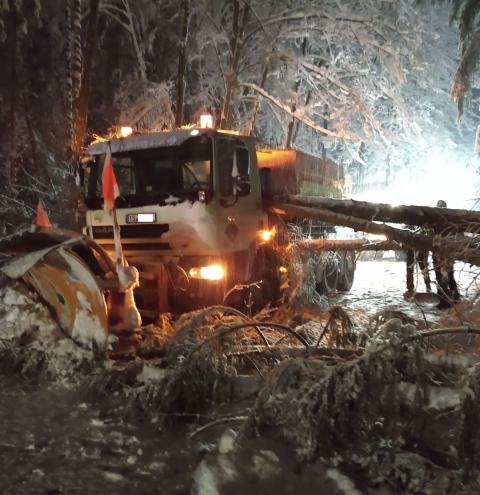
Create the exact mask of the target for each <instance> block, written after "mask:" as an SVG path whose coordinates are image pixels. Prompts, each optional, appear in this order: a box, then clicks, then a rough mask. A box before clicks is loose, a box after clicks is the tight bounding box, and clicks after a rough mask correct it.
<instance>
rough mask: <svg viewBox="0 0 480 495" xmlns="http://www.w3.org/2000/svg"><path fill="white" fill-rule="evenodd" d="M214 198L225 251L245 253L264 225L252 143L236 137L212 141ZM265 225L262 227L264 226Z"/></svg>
mask: <svg viewBox="0 0 480 495" xmlns="http://www.w3.org/2000/svg"><path fill="white" fill-rule="evenodd" d="M215 155H216V187H215V189H216V192H217V194H216V198H217V205H218V208H219V216H220V219H221V220H220V221H221V223H222V224H224V225H225V226H226V231H225V238H224V240H225V242H226V243H227V245H229V250H232V251H238V250H244V249H248V248H249V247H250V246H251V244H252V242H254V241H255V239H256V236H257V232H258V229H259V228H262V226H263V225H264V223H265V222H266V216H265V214H264V211H263V208H262V198H261V188H260V179H259V175H258V168H257V163H256V154H255V147H254V144H253V141H252V140H251V139H248V138H241V137H237V136H220V137H217V139H216V140H215ZM265 225H266V223H265Z"/></svg>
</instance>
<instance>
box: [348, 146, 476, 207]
mask: <svg viewBox="0 0 480 495" xmlns="http://www.w3.org/2000/svg"><path fill="white" fill-rule="evenodd" d="M369 180H370V181H371V183H372V184H380V183H382V182H383V183H384V182H385V176H384V172H381V173H380V172H379V174H378V175H377V176H372V177H371V178H369ZM366 185H367V186H368V184H366ZM365 189H366V190H365V191H364V192H359V193H357V194H354V195H353V199H357V200H360V201H372V202H378V203H388V204H390V205H392V206H398V205H426V206H435V205H436V204H437V201H438V200H439V199H443V200H445V201H446V202H447V205H448V207H449V208H470V207H471V202H472V201H471V200H472V198H475V197H477V196H478V194H477V192H478V190H479V189H480V176H479V175H478V174H477V172H476V169H475V167H474V166H472V164H471V163H469V158H468V156H467V155H466V154H465V153H463V152H462V150H455V149H450V148H447V147H443V146H441V145H437V146H432V147H431V149H430V150H429V151H428V152H427V153H425V155H424V156H423V157H421V158H420V157H419V158H418V161H416V162H415V164H414V165H413V164H412V165H410V166H408V167H405V168H404V169H397V170H395V171H393V172H392V175H391V176H390V178H389V184H388V185H385V186H384V187H371V188H369V187H366V188H365Z"/></svg>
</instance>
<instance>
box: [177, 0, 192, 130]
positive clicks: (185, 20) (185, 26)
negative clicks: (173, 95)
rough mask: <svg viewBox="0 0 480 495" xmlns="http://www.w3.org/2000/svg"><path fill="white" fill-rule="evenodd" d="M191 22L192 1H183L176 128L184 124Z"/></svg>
mask: <svg viewBox="0 0 480 495" xmlns="http://www.w3.org/2000/svg"><path fill="white" fill-rule="evenodd" d="M189 21H190V0H182V38H181V41H180V53H179V55H178V75H177V110H176V112H175V127H181V125H182V124H183V106H184V97H185V96H184V95H185V74H186V71H187V42H188V31H189Z"/></svg>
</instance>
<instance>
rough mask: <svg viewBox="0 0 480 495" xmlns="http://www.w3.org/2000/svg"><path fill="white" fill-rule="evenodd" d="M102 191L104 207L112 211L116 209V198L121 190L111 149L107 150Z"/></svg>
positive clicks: (107, 210)
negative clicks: (114, 168)
mask: <svg viewBox="0 0 480 495" xmlns="http://www.w3.org/2000/svg"><path fill="white" fill-rule="evenodd" d="M102 193H103V208H104V210H105V211H106V212H111V211H112V210H114V209H115V198H118V196H120V191H119V189H118V183H117V178H116V177H115V171H114V170H113V160H112V152H111V151H110V150H108V151H107V154H106V155H105V163H104V164H103V174H102Z"/></svg>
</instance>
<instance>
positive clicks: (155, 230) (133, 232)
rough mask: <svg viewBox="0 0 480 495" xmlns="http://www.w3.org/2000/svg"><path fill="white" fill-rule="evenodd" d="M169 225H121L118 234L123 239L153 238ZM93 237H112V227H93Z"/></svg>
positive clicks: (164, 230) (162, 232)
mask: <svg viewBox="0 0 480 495" xmlns="http://www.w3.org/2000/svg"><path fill="white" fill-rule="evenodd" d="M168 229H169V226H168V224H166V223H161V224H158V223H156V224H149V225H121V226H120V235H121V237H122V238H123V239H153V238H155V237H160V236H161V235H162V234H164V233H165V232H168ZM92 231H93V238H94V239H113V227H112V226H111V225H105V226H101V227H93V229H92Z"/></svg>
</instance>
